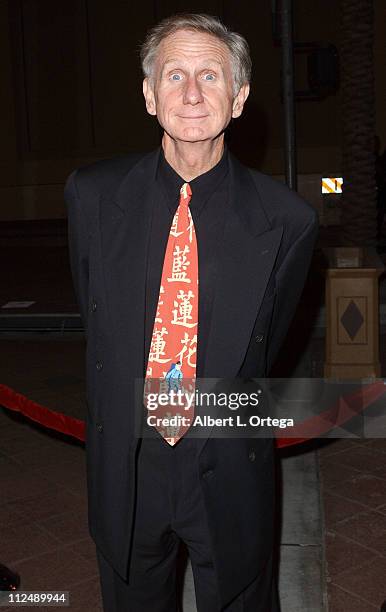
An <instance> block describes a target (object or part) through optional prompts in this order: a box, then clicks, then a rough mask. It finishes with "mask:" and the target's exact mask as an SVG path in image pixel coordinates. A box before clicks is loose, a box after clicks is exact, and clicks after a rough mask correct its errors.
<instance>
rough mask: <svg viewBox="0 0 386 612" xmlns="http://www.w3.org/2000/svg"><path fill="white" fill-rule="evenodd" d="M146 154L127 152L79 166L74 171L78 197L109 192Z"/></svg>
mask: <svg viewBox="0 0 386 612" xmlns="http://www.w3.org/2000/svg"><path fill="white" fill-rule="evenodd" d="M146 154H147V153H129V154H127V155H119V156H116V157H111V158H108V159H101V160H98V161H95V162H93V163H91V164H87V165H85V166H80V167H79V168H77V170H76V171H75V175H76V178H75V180H76V188H77V192H78V195H79V198H80V199H82V198H84V197H85V198H87V197H90V196H98V197H99V196H101V195H102V196H103V194H104V193H109V192H111V190H113V189H114V188H115V187H117V186H118V185H119V183H120V182H121V181H122V179H123V177H124V176H125V175H126V174H127V173H128V172H129V170H131V168H133V167H134V166H135V165H136V164H137V163H138V162H139V161H140V160H141V159H142V158H143V157H144V156H145V155H146Z"/></svg>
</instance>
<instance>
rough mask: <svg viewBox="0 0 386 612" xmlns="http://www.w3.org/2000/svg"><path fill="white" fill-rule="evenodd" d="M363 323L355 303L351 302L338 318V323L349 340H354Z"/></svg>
mask: <svg viewBox="0 0 386 612" xmlns="http://www.w3.org/2000/svg"><path fill="white" fill-rule="evenodd" d="M363 321H364V318H363V317H362V313H361V311H360V310H359V308H358V306H357V305H356V304H355V302H354V301H353V300H351V302H350V303H349V305H348V306H347V308H346V310H345V311H344V313H343V314H342V316H341V318H340V322H341V323H342V325H343V327H344V329H345V330H346V332H347V333H348V335H349V336H350V338H351V340H354V338H355V336H356V335H357V333H358V332H359V330H360V328H361V327H362V325H363Z"/></svg>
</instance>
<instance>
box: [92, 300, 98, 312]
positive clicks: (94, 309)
mask: <svg viewBox="0 0 386 612" xmlns="http://www.w3.org/2000/svg"><path fill="white" fill-rule="evenodd" d="M96 309H97V303H96V300H93V301H92V302H91V310H92V312H95V311H96Z"/></svg>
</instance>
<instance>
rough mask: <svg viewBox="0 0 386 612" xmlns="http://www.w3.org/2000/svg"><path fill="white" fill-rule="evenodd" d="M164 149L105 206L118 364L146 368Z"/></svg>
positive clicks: (136, 373)
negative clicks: (150, 259) (151, 251)
mask: <svg viewBox="0 0 386 612" xmlns="http://www.w3.org/2000/svg"><path fill="white" fill-rule="evenodd" d="M158 156H159V149H157V150H156V151H153V152H152V153H150V154H149V155H146V157H144V158H143V159H141V160H140V161H139V162H138V163H137V164H136V165H135V166H134V167H133V168H132V169H131V170H130V171H129V172H128V174H127V175H126V176H125V178H124V179H123V181H122V182H121V184H120V186H119V188H118V191H117V192H116V193H115V194H112V195H111V197H109V198H105V199H104V200H103V201H102V203H101V204H102V206H101V216H102V217H103V218H102V219H101V233H102V259H103V266H104V277H105V285H106V289H107V303H108V308H109V314H110V321H111V324H112V328H113V333H114V335H115V340H114V347H115V348H116V354H117V363H118V366H117V367H118V368H119V367H122V365H123V366H124V367H125V368H127V373H128V377H138V378H142V377H143V374H144V336H145V328H144V312H145V295H146V294H145V290H146V266H147V253H148V243H149V237H150V227H151V218H152V206H153V202H154V198H155V197H156V193H155V175H156V168H157V162H158Z"/></svg>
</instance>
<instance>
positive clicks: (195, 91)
mask: <svg viewBox="0 0 386 612" xmlns="http://www.w3.org/2000/svg"><path fill="white" fill-rule="evenodd" d="M203 99H204V98H203V96H202V91H201V87H200V84H199V83H198V81H197V79H196V77H189V78H188V79H187V81H186V85H185V90H184V104H198V103H199V102H202V101H203Z"/></svg>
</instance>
